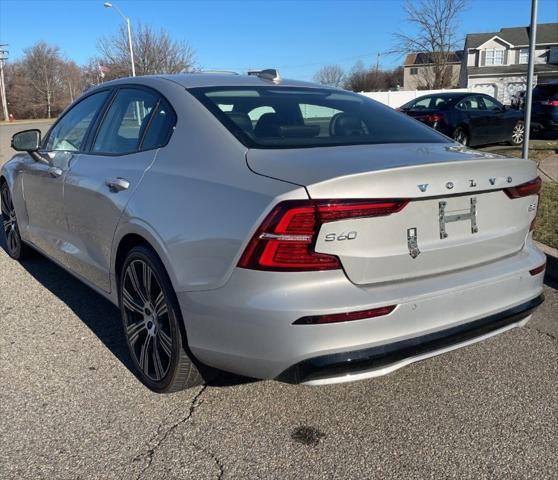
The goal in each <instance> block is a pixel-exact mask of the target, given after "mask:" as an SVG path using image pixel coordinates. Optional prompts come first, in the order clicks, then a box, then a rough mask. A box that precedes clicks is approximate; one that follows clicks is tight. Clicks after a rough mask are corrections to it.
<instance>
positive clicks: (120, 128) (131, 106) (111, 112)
mask: <svg viewBox="0 0 558 480" xmlns="http://www.w3.org/2000/svg"><path fill="white" fill-rule="evenodd" d="M158 102H159V96H158V95H157V94H155V93H153V92H150V91H147V90H141V89H136V88H123V89H121V90H119V91H118V92H117V94H116V97H115V98H114V100H113V102H112V104H111V106H110V108H109V109H108V111H107V113H106V114H105V117H104V118H103V121H102V123H101V126H100V127H99V131H98V133H97V137H96V138H95V142H94V144H93V149H92V150H93V152H99V153H109V154H120V155H122V154H126V153H132V152H136V151H138V150H139V148H140V143H141V140H142V138H143V136H144V134H145V133H146V131H147V127H148V126H149V121H150V120H151V114H152V111H153V109H154V108H156V106H157V104H158Z"/></svg>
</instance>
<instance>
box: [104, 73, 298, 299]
mask: <svg viewBox="0 0 558 480" xmlns="http://www.w3.org/2000/svg"><path fill="white" fill-rule="evenodd" d="M165 82H166V83H167V84H166V85H159V86H158V87H157V88H158V89H159V90H160V91H161V93H163V94H164V95H165V96H166V97H167V98H168V99H169V100H170V102H171V103H172V105H173V106H174V108H175V110H176V113H177V124H176V128H175V131H174V133H173V135H172V137H171V140H170V142H169V144H168V145H167V146H166V147H163V148H161V149H159V151H158V152H157V156H156V160H155V162H154V163H153V165H152V167H151V168H150V169H148V170H147V172H146V174H145V176H144V178H143V180H142V183H141V184H140V186H139V187H138V189H137V191H136V192H135V194H134V196H133V197H132V198H131V199H130V202H129V204H128V206H127V209H126V211H125V212H124V215H123V217H122V219H121V221H120V224H119V226H118V229H117V232H116V235H115V239H114V242H113V249H112V250H113V271H114V265H115V258H114V253H115V252H116V249H117V245H118V244H119V242H120V239H122V238H123V237H124V236H125V235H126V234H128V233H138V234H140V235H142V236H144V237H145V238H147V239H149V240H150V243H152V245H153V246H154V248H155V249H156V250H157V252H158V254H159V256H160V257H161V258H162V260H163V263H164V264H165V266H166V268H167V271H168V272H169V276H170V277H171V281H172V282H173V284H174V287H175V290H176V291H179V292H180V291H192V290H207V289H214V288H218V287H220V286H222V285H223V284H224V283H225V282H226V281H227V279H228V277H229V276H230V274H231V272H232V270H233V269H234V267H235V265H236V263H237V261H238V258H239V257H240V255H241V253H242V250H243V248H244V246H245V244H246V243H247V242H248V240H249V239H250V237H251V235H252V234H253V232H254V231H255V229H256V228H257V226H258V225H259V223H260V222H261V220H263V218H264V217H265V215H266V214H267V212H268V211H269V210H270V209H271V208H272V206H273V205H274V204H275V203H277V202H278V201H280V200H283V199H290V198H307V194H306V191H305V189H304V188H302V187H300V186H298V185H293V184H291V183H287V182H282V181H278V180H273V179H270V178H266V177H263V176H260V175H257V174H255V173H253V172H252V171H251V170H250V169H249V168H248V166H247V164H246V147H244V146H243V145H242V144H241V143H240V142H238V141H237V140H236V139H235V138H234V137H233V136H232V134H230V133H229V132H228V130H226V129H225V127H223V126H222V125H221V124H220V122H219V121H218V120H217V119H215V118H214V117H213V115H212V114H211V113H209V111H207V110H206V108H205V107H204V106H203V105H201V104H200V103H199V102H198V101H197V100H196V99H195V98H194V97H192V96H191V95H190V94H189V93H188V92H187V91H186V90H185V89H184V87H182V86H179V85H177V84H175V83H173V82H170V81H165Z"/></svg>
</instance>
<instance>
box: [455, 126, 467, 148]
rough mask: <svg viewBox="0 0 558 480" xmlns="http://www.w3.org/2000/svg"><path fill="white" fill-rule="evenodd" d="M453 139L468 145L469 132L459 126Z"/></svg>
mask: <svg viewBox="0 0 558 480" xmlns="http://www.w3.org/2000/svg"><path fill="white" fill-rule="evenodd" d="M453 139H454V140H455V141H456V142H459V143H461V144H462V145H467V143H468V142H469V137H467V133H466V132H465V130H463V129H462V128H458V129H457V130H456V131H455V132H454V134H453Z"/></svg>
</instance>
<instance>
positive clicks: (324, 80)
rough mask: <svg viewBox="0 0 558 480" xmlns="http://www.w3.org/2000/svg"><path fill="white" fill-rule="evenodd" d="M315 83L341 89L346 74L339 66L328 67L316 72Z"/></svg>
mask: <svg viewBox="0 0 558 480" xmlns="http://www.w3.org/2000/svg"><path fill="white" fill-rule="evenodd" d="M314 81H315V82H317V83H321V84H322V85H327V86H329V87H341V86H342V85H343V83H344V81H345V72H344V71H343V69H342V68H341V67H340V66H339V65H326V66H324V67H322V68H320V69H319V70H318V71H317V72H316V74H315V75H314Z"/></svg>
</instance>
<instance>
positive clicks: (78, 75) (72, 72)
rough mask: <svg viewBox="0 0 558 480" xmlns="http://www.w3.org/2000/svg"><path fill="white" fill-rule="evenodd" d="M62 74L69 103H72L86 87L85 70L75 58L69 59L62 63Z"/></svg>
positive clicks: (63, 86) (63, 85)
mask: <svg viewBox="0 0 558 480" xmlns="http://www.w3.org/2000/svg"><path fill="white" fill-rule="evenodd" d="M60 76H61V80H62V88H63V90H64V93H65V94H66V96H67V97H68V101H69V102H68V103H72V102H73V101H74V100H75V99H76V98H77V97H78V96H79V94H80V93H81V92H82V91H83V89H84V82H83V71H82V69H81V68H80V67H78V65H77V64H76V63H75V62H74V61H73V60H69V61H66V62H62V63H61V65H60Z"/></svg>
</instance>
